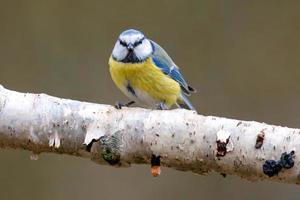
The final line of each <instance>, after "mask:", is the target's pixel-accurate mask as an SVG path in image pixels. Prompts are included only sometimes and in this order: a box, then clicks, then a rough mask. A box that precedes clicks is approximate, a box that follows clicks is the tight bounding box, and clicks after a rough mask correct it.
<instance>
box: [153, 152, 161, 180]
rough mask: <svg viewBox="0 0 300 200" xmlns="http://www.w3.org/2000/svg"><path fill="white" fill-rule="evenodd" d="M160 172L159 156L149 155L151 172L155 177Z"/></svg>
mask: <svg viewBox="0 0 300 200" xmlns="http://www.w3.org/2000/svg"><path fill="white" fill-rule="evenodd" d="M160 173H161V169H160V156H156V155H152V157H151V174H152V176H154V177H156V176H159V175H160Z"/></svg>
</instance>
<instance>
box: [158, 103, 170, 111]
mask: <svg viewBox="0 0 300 200" xmlns="http://www.w3.org/2000/svg"><path fill="white" fill-rule="evenodd" d="M157 109H158V110H168V109H169V108H168V106H167V105H166V104H165V103H164V102H160V103H159V104H158V105H157Z"/></svg>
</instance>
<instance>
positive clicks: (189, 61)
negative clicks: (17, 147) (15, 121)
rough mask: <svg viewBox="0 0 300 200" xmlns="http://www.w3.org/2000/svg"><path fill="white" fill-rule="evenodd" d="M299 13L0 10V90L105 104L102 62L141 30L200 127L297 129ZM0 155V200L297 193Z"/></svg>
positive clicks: (268, 4) (89, 6)
mask: <svg viewBox="0 0 300 200" xmlns="http://www.w3.org/2000/svg"><path fill="white" fill-rule="evenodd" d="M299 10H300V1H292V0H290V1H276V0H274V1H267V0H265V1H264V0H252V1H239V0H227V1H212V0H201V1H200V0H194V1H180V0H155V1H154V0H151V1H150V0H148V1H142V0H139V1H122V0H119V1H110V2H108V1H99V0H98V1H96V0H90V1H75V0H69V1H68V0H51V1H43V0H35V1H34V0H26V1H25V0H18V1H16V0H12V1H11V0H0V84H3V85H4V86H5V87H7V88H9V89H13V90H18V91H23V92H26V91H30V92H43V93H48V94H51V95H54V96H59V97H64V98H72V99H78V100H83V101H91V102H98V103H108V104H113V103H114V102H115V101H116V100H122V99H123V100H124V99H125V97H124V96H123V95H122V94H121V93H120V92H119V91H118V90H117V89H116V87H115V86H114V85H113V83H112V81H111V79H110V75H109V73H108V66H107V62H108V57H109V55H110V53H111V50H112V47H113V45H114V43H115V40H116V38H117V37H118V35H119V33H120V32H121V31H122V30H124V29H127V28H138V29H140V30H142V31H143V32H144V33H145V34H146V35H147V36H148V37H149V38H151V39H153V40H155V41H157V42H158V43H159V44H161V45H162V46H163V47H164V48H165V49H166V50H167V51H168V52H169V54H170V55H171V56H172V57H173V58H174V60H175V61H176V63H177V64H178V66H181V68H182V71H183V73H184V75H185V77H186V79H187V80H189V82H190V83H191V84H192V85H193V86H194V87H195V88H197V90H198V91H199V92H198V93H197V94H196V95H194V96H193V97H192V101H193V103H194V104H195V106H196V107H197V108H198V110H199V111H200V112H201V113H203V114H205V115H217V116H226V117H232V118H239V119H246V120H257V121H264V122H267V123H271V124H278V125H286V126H290V127H298V128H300V123H299V122H300V112H299V111H300V109H299V101H300V84H299V83H300V56H299V53H300V39H299V35H300V23H299V21H300V12H299ZM29 156H30V152H24V151H13V150H1V151H0V160H1V165H0V199H23V200H27V199H72V200H77V199H130V200H135V199H204V200H208V199H231V200H239V199H249V200H250V199H271V198H272V199H273V200H276V199H299V195H300V190H299V186H294V185H284V184H277V183H272V182H260V183H250V182H248V181H245V180H241V179H240V178H238V177H227V178H223V177H221V176H220V175H218V174H212V175H209V176H198V175H194V174H192V173H183V172H178V171H174V170H171V169H163V174H162V175H161V176H160V177H159V178H152V177H151V175H150V173H149V166H142V165H141V166H133V167H131V168H128V169H115V168H112V167H105V166H99V165H96V164H94V163H92V162H91V161H89V160H86V159H80V158H74V157H70V156H61V155H53V154H42V155H41V156H40V159H39V160H38V161H31V160H30V159H29Z"/></svg>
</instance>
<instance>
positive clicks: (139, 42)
mask: <svg viewBox="0 0 300 200" xmlns="http://www.w3.org/2000/svg"><path fill="white" fill-rule="evenodd" d="M144 39H145V38H142V39H140V40H139V41H136V42H135V43H134V44H133V46H135V47H136V46H138V45H140V44H142V43H143V40H144Z"/></svg>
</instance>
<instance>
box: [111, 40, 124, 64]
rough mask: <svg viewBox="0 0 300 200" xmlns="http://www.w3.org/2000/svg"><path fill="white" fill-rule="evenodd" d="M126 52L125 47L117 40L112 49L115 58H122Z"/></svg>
mask: <svg viewBox="0 0 300 200" xmlns="http://www.w3.org/2000/svg"><path fill="white" fill-rule="evenodd" d="M127 53H128V51H127V48H125V47H123V46H122V45H120V44H119V42H117V43H116V44H115V47H114V49H113V52H112V55H113V57H114V58H116V59H117V60H123V59H124V58H125V57H126V55H127Z"/></svg>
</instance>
